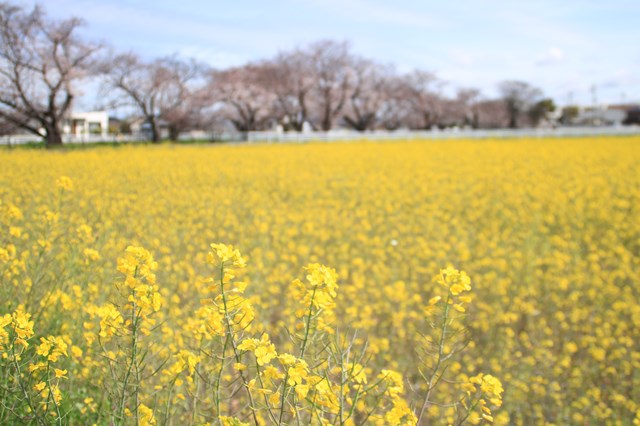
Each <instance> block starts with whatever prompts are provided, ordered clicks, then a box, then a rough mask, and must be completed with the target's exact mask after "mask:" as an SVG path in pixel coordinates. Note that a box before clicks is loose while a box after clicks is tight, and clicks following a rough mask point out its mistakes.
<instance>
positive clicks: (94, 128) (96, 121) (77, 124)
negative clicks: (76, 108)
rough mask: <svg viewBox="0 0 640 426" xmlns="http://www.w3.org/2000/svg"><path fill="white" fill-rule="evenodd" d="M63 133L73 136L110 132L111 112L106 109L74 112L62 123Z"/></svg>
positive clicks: (104, 134) (103, 134)
mask: <svg viewBox="0 0 640 426" xmlns="http://www.w3.org/2000/svg"><path fill="white" fill-rule="evenodd" d="M62 133H63V134H65V135H73V136H89V135H101V136H106V135H107V134H108V133H109V114H108V113H107V112H106V111H90V112H74V113H71V114H70V115H69V118H67V119H66V120H64V122H63V124H62Z"/></svg>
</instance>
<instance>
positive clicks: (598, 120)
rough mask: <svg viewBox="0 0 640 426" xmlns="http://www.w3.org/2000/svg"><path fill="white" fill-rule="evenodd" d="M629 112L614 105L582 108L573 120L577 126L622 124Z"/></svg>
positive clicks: (572, 122)
mask: <svg viewBox="0 0 640 426" xmlns="http://www.w3.org/2000/svg"><path fill="white" fill-rule="evenodd" d="M626 117H627V112H626V111H625V110H624V109H622V108H617V107H614V106H611V107H610V106H605V105H603V106H599V107H595V108H593V107H591V108H581V109H580V111H579V112H578V115H577V116H576V117H575V118H573V119H572V120H571V124H572V125H577V126H621V125H622V122H623V121H624V119H625V118H626Z"/></svg>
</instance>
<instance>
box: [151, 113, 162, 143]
mask: <svg viewBox="0 0 640 426" xmlns="http://www.w3.org/2000/svg"><path fill="white" fill-rule="evenodd" d="M149 125H150V126H151V142H152V143H158V142H160V132H158V124H157V123H156V120H155V119H154V118H150V119H149Z"/></svg>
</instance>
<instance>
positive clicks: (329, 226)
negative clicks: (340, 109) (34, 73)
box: [0, 137, 640, 426]
mask: <svg viewBox="0 0 640 426" xmlns="http://www.w3.org/2000/svg"><path fill="white" fill-rule="evenodd" d="M0 166H1V167H0V303H1V304H0V354H1V355H0V401H1V404H2V405H1V406H0V423H2V424H14V423H22V422H26V423H31V424H52V423H53V424H137V425H152V424H157V425H164V424H181V425H187V424H188V425H192V424H194V425H196V424H197V425H202V424H219V425H223V426H226V425H245V424H248V425H255V424H260V425H263V424H264V425H285V424H286V425H309V424H313V425H316V424H317V425H361V424H372V425H415V424H424V425H426V424H462V423H465V422H468V423H471V424H478V423H490V422H493V423H495V424H521V425H531V424H557V425H561V424H639V423H640V420H639V418H640V220H639V218H640V138H637V137H635V138H585V139H539V140H524V139H523V140H501V141H462V140H461V141H442V142H433V141H403V142H389V143H368V142H357V143H335V144H314V143H310V144H299V145H245V146H240V145H238V146H171V145H168V146H167V145H165V146H141V147H131V146H123V147H105V148H95V149H91V150H77V151H61V152H41V151H30V150H12V151H11V150H5V151H0ZM463 271H464V272H463Z"/></svg>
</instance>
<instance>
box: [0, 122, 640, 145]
mask: <svg viewBox="0 0 640 426" xmlns="http://www.w3.org/2000/svg"><path fill="white" fill-rule="evenodd" d="M627 135H640V126H621V127H558V128H555V129H496V130H475V129H446V130H427V131H410V130H396V131H373V132H356V131H351V130H333V131H330V132H310V133H296V132H288V133H283V132H248V133H205V132H198V133H197V136H196V135H190V134H184V135H181V136H180V138H179V139H180V141H196V140H198V141H203V140H204V141H206V140H209V141H224V142H242V141H248V142H310V141H325V142H331V141H348V140H374V141H375V140H379V141H384V140H402V139H463V138H466V139H504V138H543V137H578V136H627ZM41 141H42V138H40V137H38V136H37V135H15V136H0V145H22V144H27V143H37V142H41ZM143 141H148V137H147V136H146V135H90V136H70V135H65V136H64V137H63V142H64V143H73V144H99V143H119V142H127V143H131V142H143Z"/></svg>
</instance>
